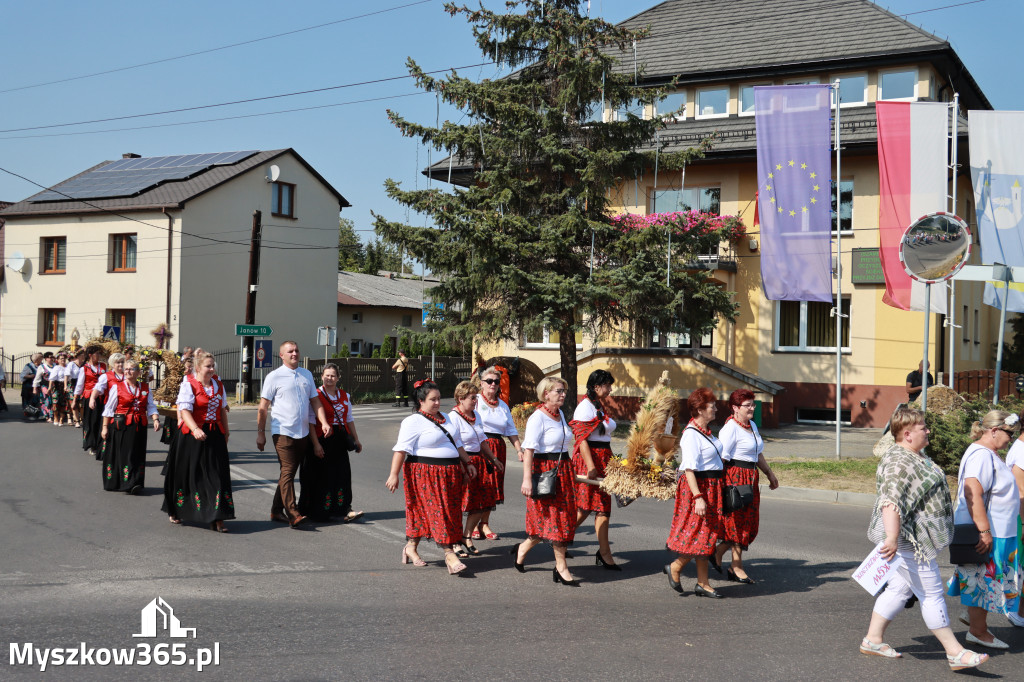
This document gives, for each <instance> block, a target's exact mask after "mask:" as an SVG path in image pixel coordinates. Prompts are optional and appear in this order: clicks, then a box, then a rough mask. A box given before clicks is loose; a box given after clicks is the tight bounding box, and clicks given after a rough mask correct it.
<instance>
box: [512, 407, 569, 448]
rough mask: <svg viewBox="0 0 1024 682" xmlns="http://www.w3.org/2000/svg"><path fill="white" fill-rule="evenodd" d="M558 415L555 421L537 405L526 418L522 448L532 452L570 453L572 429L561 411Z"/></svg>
mask: <svg viewBox="0 0 1024 682" xmlns="http://www.w3.org/2000/svg"><path fill="white" fill-rule="evenodd" d="M558 417H559V419H558V421H555V420H554V418H552V416H551V415H549V414H548V413H547V412H545V411H544V410H543V409H542V408H540V407H538V408H537V409H536V410H535V411H534V413H533V414H531V415H530V418H529V419H527V420H526V435H524V436H523V449H524V450H533V452H534V454H537V453H538V452H544V453H549V454H557V453H559V452H566V453H572V442H573V438H572V429H571V428H569V425H568V424H566V423H565V417H563V416H562V414H561V412H559V414H558Z"/></svg>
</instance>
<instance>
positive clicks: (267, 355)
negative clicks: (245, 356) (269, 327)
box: [255, 339, 274, 369]
mask: <svg viewBox="0 0 1024 682" xmlns="http://www.w3.org/2000/svg"><path fill="white" fill-rule="evenodd" d="M272 346H273V342H272V341H271V340H270V339H256V365H255V368H256V369H270V368H271V367H273V366H274V358H273V356H272V355H271V352H272V351H271V347H272Z"/></svg>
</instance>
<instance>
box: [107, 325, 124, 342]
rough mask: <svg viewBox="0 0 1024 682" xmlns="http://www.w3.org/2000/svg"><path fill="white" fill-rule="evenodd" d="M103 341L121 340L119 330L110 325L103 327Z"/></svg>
mask: <svg viewBox="0 0 1024 682" xmlns="http://www.w3.org/2000/svg"><path fill="white" fill-rule="evenodd" d="M103 340H104V341H120V340H121V328H120V327H115V326H114V325H111V324H105V325H103Z"/></svg>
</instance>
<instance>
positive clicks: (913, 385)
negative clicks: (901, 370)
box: [907, 360, 935, 403]
mask: <svg viewBox="0 0 1024 682" xmlns="http://www.w3.org/2000/svg"><path fill="white" fill-rule="evenodd" d="M923 371H924V360H922V361H921V362H920V363H918V365H917V369H916V370H914V371H913V372H911V373H910V374H908V375H907V402H908V403H912V402H914V401H915V400H917V397H918V396H919V395H921V384H922V381H921V379H922V378H923V375H922V372H923ZM928 385H929V386H934V385H935V379H933V378H932V373H931V372H928Z"/></svg>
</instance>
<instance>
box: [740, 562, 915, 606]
mask: <svg viewBox="0 0 1024 682" xmlns="http://www.w3.org/2000/svg"><path fill="white" fill-rule="evenodd" d="M726 577H727V578H728V579H729V580H730V581H731V582H734V583H743V584H744V585H753V584H754V580H753V578H751V577H749V576H748V577H746V578H741V577H739V576H738V575H736V571H734V570H732V569H731V568H730V569H729V570H728V571H727V572H726ZM907 608H910V607H909V606H908V607H907Z"/></svg>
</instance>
